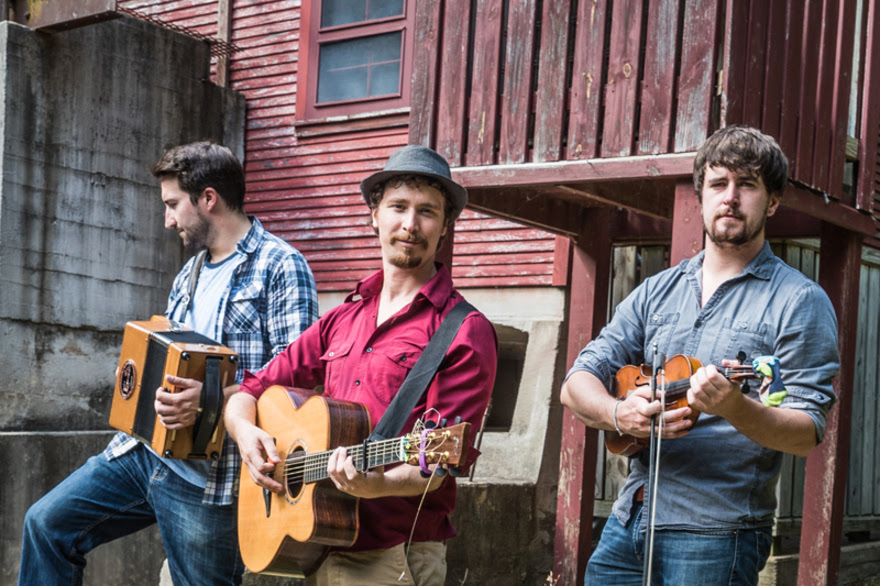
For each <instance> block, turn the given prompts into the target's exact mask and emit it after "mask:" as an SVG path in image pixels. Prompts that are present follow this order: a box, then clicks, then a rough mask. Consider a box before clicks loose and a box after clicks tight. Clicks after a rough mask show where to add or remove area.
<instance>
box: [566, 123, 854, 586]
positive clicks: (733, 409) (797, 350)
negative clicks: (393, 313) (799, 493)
mask: <svg viewBox="0 0 880 586" xmlns="http://www.w3.org/2000/svg"><path fill="white" fill-rule="evenodd" d="M787 177H788V161H787V159H786V158H785V155H784V154H783V153H782V151H781V149H780V148H779V145H778V144H777V143H776V141H775V140H773V138H771V137H769V136H767V135H764V134H762V133H761V132H759V131H757V130H755V129H753V128H748V127H743V126H729V127H726V128H723V129H721V130H719V131H718V132H716V133H715V134H714V135H713V136H711V137H710V138H709V139H708V140H707V141H706V142H705V143H704V144H703V146H701V147H700V149H699V151H698V152H697V156H696V158H695V160H694V186H695V188H696V192H697V197H698V198H699V201H700V204H701V208H702V218H703V225H704V231H705V233H706V242H705V250H704V251H703V252H701V253H700V254H698V255H697V256H695V257H693V258H691V259H688V260H685V261H683V262H682V263H681V264H679V265H678V266H676V267H672V268H670V269H667V270H666V271H663V272H661V273H660V274H658V275H656V276H654V277H651V278H649V279H647V280H645V282H643V283H642V284H641V285H640V286H639V287H638V288H636V290H635V291H634V292H633V293H632V294H631V295H630V296H629V297H627V298H626V299H625V300H624V301H623V302H622V303H621V304H620V306H619V307H618V308H617V311H616V313H615V316H614V318H613V319H612V321H611V322H610V323H609V324H608V325H607V326H606V327H605V328H604V329H603V330H602V332H601V333H600V334H599V336H598V337H597V338H596V339H595V340H593V341H592V342H590V343H589V344H588V345H587V347H586V348H584V349H583V350H582V351H581V353H580V355H579V356H578V358H577V360H576V361H575V364H574V365H573V366H572V368H571V370H570V372H569V374H568V376H567V378H566V381H565V383H564V384H563V387H562V402H563V404H564V405H565V406H566V407H568V408H569V409H571V410H572V412H573V413H574V414H575V415H576V416H577V417H578V419H580V420H581V421H582V422H583V423H585V424H586V425H589V426H591V427H594V428H597V429H604V430H608V431H617V432H618V433H620V434H626V435H630V436H634V437H637V438H646V437H648V436H649V435H650V430H651V424H652V416H654V415H657V419H658V420H659V423H662V427H660V429H661V431H660V438H659V440H660V441H659V443H660V445H661V448H660V450H659V452H660V457H659V464H658V465H657V466H656V469H655V470H653V471H652V474H656V476H655V478H656V482H657V485H658V487H659V490H658V497H657V501H656V503H653V508H654V512H655V516H654V523H653V529H654V538H653V552H652V554H653V560H654V563H653V565H652V568H651V570H650V571H651V574H652V576H653V577H654V580H656V581H659V582H660V583H663V584H684V583H689V582H692V581H693V580H695V579H699V580H700V581H701V582H704V583H706V584H728V583H730V584H757V582H758V573H759V572H760V570H761V568H763V566H764V564H765V563H766V560H767V558H768V557H769V555H770V545H771V526H772V524H773V512H774V510H775V508H776V496H775V486H776V481H777V479H778V477H779V471H780V467H781V464H782V453H783V452H787V453H792V454H796V455H798V456H806V455H807V454H808V453H809V452H810V450H812V449H813V447H815V446H816V445H817V444H818V443H819V442H820V441H821V440H822V435H823V432H824V429H825V416H826V414H827V412H828V410H829V409H830V407H831V405H832V404H833V402H834V400H835V396H834V392H833V390H832V387H831V380H832V378H833V377H834V376H835V375H836V374H837V371H838V368H839V358H838V353H837V321H836V318H835V315H834V310H833V308H832V306H831V303H830V301H829V299H828V297H827V295H826V294H825V293H824V291H823V290H822V289H821V288H820V287H819V286H818V285H817V284H816V283H814V282H813V281H810V280H809V279H807V278H806V277H805V276H803V275H802V274H801V273H799V272H798V271H796V270H794V269H792V268H790V267H789V266H787V265H786V264H785V263H783V262H782V261H781V260H779V259H778V258H776V257H775V256H774V255H773V253H772V252H771V250H770V246H769V244H767V242H766V241H765V237H764V227H765V224H766V221H767V218H768V217H770V216H772V215H773V214H774V213H775V211H776V209H777V207H778V206H779V203H780V200H781V198H782V192H783V190H784V188H785V184H786V181H787ZM655 348H656V351H657V352H658V353H659V355H662V356H666V357H672V356H673V355H676V354H684V355H686V356H690V357H695V358H697V359H699V360H700V361H701V363H702V364H703V365H704V366H703V367H701V368H699V369H697V370H696V372H695V373H694V374H693V375H692V376H690V388H689V389H688V390H687V402H688V406H684V407H680V408H676V409H669V410H667V411H665V412H663V411H662V405H661V402H660V401H659V400H654V401H651V392H650V390H648V389H647V388H645V389H639V390H636V391H634V392H631V393H629V394H623V396H622V397H621V398H620V399H616V398H615V397H614V396H613V395H612V394H611V391H610V389H612V384H613V380H614V378H615V374H616V373H617V371H618V370H619V369H620V368H621V367H623V366H625V365H627V364H635V365H638V364H651V363H652V360H653V357H654V352H655ZM741 353H745V355H746V356H748V357H750V358H752V357H755V356H758V355H774V356H776V357H777V358H778V359H779V362H780V365H781V378H782V381H783V383H784V388H785V391H786V393H785V394H784V397H782V396H781V395H780V396H777V397H776V398H777V400H778V401H780V400H781V403H779V404H778V406H770V405H773V404H774V403H772V402H769V401H768V402H767V404H765V403H764V402H762V401H761V399H760V398H759V397H758V393H757V388H755V387H757V385H755V384H753V385H752V389H751V391H750V392H749V393H748V394H745V393H744V392H743V388H741V386H740V385H739V384H738V383H737V382H734V381H731V380H730V379H728V378H727V377H725V376H724V375H723V374H722V372H721V369H720V366H721V365H722V364H724V365H726V364H728V362H726V361H728V360H730V359H734V358H736V357H737V356H738V355H741ZM778 401H777V402H778ZM692 410H697V411H699V412H701V413H702V415H701V416H700V418H699V419H698V420H697V422H696V423H692V422H691V421H690V420H689V419H687V418H686V416H687V415H690V414H691V412H692ZM658 427H659V426H658ZM670 440H674V441H670ZM648 459H649V458H648V453H647V450H644V451H642V452H641V453H640V454H639V455H638V457H635V458H633V460H632V464H631V471H630V475H629V477H628V479H627V481H626V484H625V485H624V487H623V488H622V489H621V491H620V494H619V496H618V499H617V501H616V502H615V504H614V507H613V511H612V513H613V514H612V515H611V518H609V520H608V523H607V524H606V527H605V529H604V531H603V533H602V537H601V540H600V542H599V545H598V547H597V549H596V551H595V552H594V554H593V556H592V557H591V559H590V562H589V564H588V567H587V574H586V583H587V584H641V583H642V579H643V558H644V557H645V556H647V555H649V553H651V552H647V551H645V543H646V530H647V527H648V519H647V518H646V517H647V515H646V514H645V511H646V509H647V507H646V506H643V500H644V499H647V498H649V496H650V495H649V494H648V492H647V491H646V489H647V486H646V484H647V482H648V472H649V463H648Z"/></svg>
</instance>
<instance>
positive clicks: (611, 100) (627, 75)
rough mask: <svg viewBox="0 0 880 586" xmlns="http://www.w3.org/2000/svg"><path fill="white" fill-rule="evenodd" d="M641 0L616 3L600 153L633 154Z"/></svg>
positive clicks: (638, 75) (638, 74) (610, 155)
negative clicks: (639, 0)
mask: <svg viewBox="0 0 880 586" xmlns="http://www.w3.org/2000/svg"><path fill="white" fill-rule="evenodd" d="M642 6H643V3H642V2H615V3H614V6H613V8H612V10H613V14H612V15H611V43H610V45H609V48H608V83H607V85H606V86H605V122H604V124H603V129H604V130H603V133H602V156H603V157H625V156H628V155H631V154H633V138H634V136H635V131H636V124H637V122H638V121H637V120H636V112H637V108H636V105H637V103H638V98H639V96H638V90H639V78H640V76H641V69H642V68H641V65H640V63H639V52H640V51H641V47H642V41H643V39H642Z"/></svg>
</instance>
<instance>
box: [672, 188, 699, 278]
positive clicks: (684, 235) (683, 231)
mask: <svg viewBox="0 0 880 586" xmlns="http://www.w3.org/2000/svg"><path fill="white" fill-rule="evenodd" d="M701 209H702V207H701V206H700V202H699V201H698V200H697V194H696V192H695V190H694V184H693V183H692V182H690V181H685V180H681V181H678V182H677V183H676V184H675V212H674V214H673V216H672V246H671V247H670V249H669V266H675V265H677V264H678V263H680V262H681V261H683V260H684V259H686V258H690V257H692V256H694V255H695V254H697V253H698V252H700V251H701V250H702V249H703V215H702V213H701Z"/></svg>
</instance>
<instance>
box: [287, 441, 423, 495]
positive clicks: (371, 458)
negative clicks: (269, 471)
mask: <svg viewBox="0 0 880 586" xmlns="http://www.w3.org/2000/svg"><path fill="white" fill-rule="evenodd" d="M405 441H406V438H405V437H399V438H394V439H390V440H380V441H375V442H370V443H368V444H367V459H366V462H365V461H364V445H363V444H360V445H355V446H349V447H347V448H345V450H346V452H348V455H349V456H351V458H352V460H354V464H355V468H357V470H358V472H363V471H364V470H369V469H370V468H375V467H377V466H385V465H386V464H395V463H397V462H403V461H404V460H405V459H406V450H405V446H404V442H405ZM332 453H333V450H330V451H327V452H318V453H316V454H308V455H307V456H306V457H305V458H301V459H299V460H295V461H290V462H288V464H287V466H286V468H285V471H284V475H285V477H286V478H287V479H288V481H293V482H301V483H303V484H310V483H313V482H318V481H320V480H324V479H325V478H328V474H327V462H328V461H329V460H330V455H331V454H332Z"/></svg>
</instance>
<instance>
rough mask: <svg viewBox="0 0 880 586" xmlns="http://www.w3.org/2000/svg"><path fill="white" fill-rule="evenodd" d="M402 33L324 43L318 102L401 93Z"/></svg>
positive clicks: (320, 60) (319, 72) (319, 68)
mask: <svg viewBox="0 0 880 586" xmlns="http://www.w3.org/2000/svg"><path fill="white" fill-rule="evenodd" d="M402 34H403V33H401V32H393V33H385V34H382V35H374V36H371V37H362V38H359V39H352V40H349V41H337V42H335V43H327V44H325V45H322V46H321V49H320V51H321V52H320V55H319V58H318V103H319V104H322V103H326V102H338V101H342V100H356V99H360V98H369V97H373V96H386V95H394V94H397V93H398V92H399V91H400V63H401V59H400V57H401V56H400V50H401V36H402Z"/></svg>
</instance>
